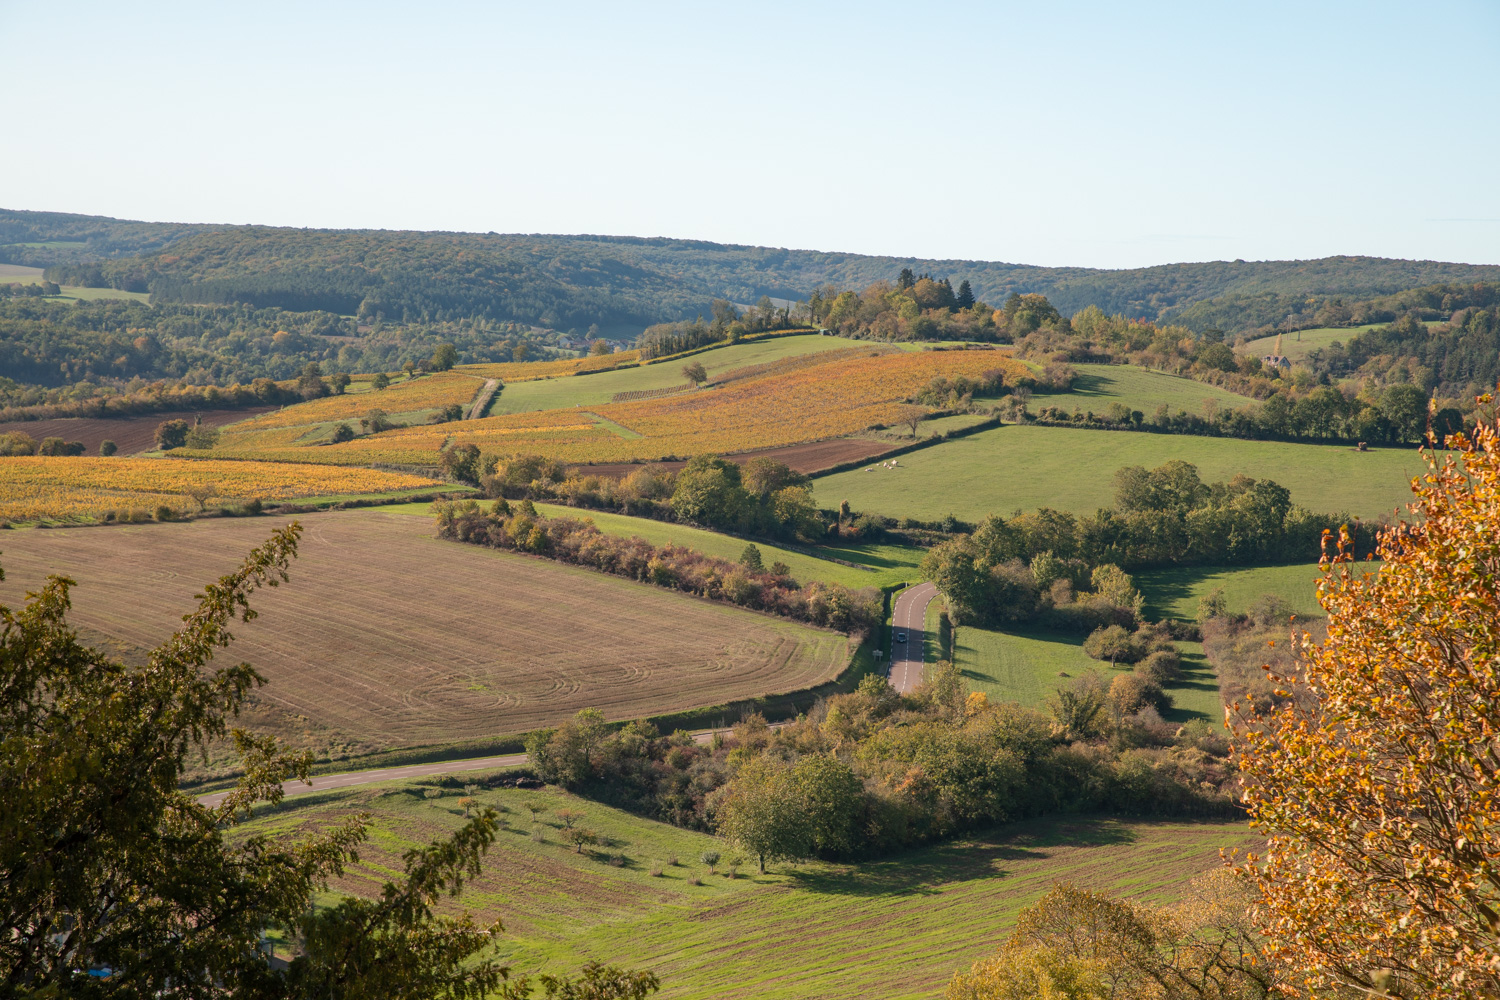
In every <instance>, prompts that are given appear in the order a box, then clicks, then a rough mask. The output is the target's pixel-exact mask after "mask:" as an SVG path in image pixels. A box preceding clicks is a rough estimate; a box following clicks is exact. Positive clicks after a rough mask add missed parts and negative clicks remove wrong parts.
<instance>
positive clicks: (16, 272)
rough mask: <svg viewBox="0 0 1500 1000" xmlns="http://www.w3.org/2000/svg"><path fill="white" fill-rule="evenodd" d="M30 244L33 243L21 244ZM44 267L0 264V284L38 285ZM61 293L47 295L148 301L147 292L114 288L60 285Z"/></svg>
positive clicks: (87, 299) (83, 298) (52, 299)
mask: <svg viewBox="0 0 1500 1000" xmlns="http://www.w3.org/2000/svg"><path fill="white" fill-rule="evenodd" d="M21 245H22V246H32V245H33V244H21ZM35 245H38V246H52V245H54V244H35ZM56 245H59V246H73V245H75V244H71V243H63V244H56ZM44 270H45V268H40V267H27V266H25V265H24V264H0V285H40V284H41V283H42V272H43V271H44ZM59 287H60V288H61V289H62V294H61V295H55V296H48V299H49V300H51V301H56V300H58V299H82V300H84V301H86V302H92V301H94V300H96V299H131V300H133V301H135V302H149V301H150V299H151V293H149V292H122V291H120V290H119V289H115V288H83V287H81V286H78V285H61V286H59Z"/></svg>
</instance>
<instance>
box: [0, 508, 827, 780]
mask: <svg viewBox="0 0 1500 1000" xmlns="http://www.w3.org/2000/svg"><path fill="white" fill-rule="evenodd" d="M286 520H287V519H286V518H280V517H259V518H240V519H212V520H204V521H196V522H192V523H172V524H150V525H138V526H106V527H97V528H73V529H66V530H36V529H33V530H19V531H11V532H6V534H5V537H4V539H3V544H4V552H3V555H0V565H3V567H4V570H5V576H6V579H5V581H4V582H0V601H3V602H4V603H6V604H8V605H10V606H11V607H17V606H18V605H19V604H20V603H21V601H22V600H23V595H24V593H25V592H26V591H27V590H36V589H38V588H39V587H40V586H41V585H42V583H43V580H44V577H45V576H46V575H47V574H49V573H61V574H66V575H69V576H71V577H73V578H74V579H76V580H77V581H78V584H79V586H78V587H77V588H76V589H75V590H74V592H73V604H74V611H73V614H72V616H71V618H72V620H73V621H75V622H76V623H78V624H79V625H81V626H83V627H84V628H85V630H86V632H87V634H88V635H89V637H90V638H94V639H96V640H100V641H103V640H110V641H112V642H113V643H115V644H119V645H121V646H123V647H124V649H125V651H126V653H127V655H129V654H130V653H131V652H134V653H136V654H137V655H138V654H139V652H140V651H142V650H144V649H148V648H150V647H152V646H154V645H156V644H157V643H159V642H160V641H161V640H162V639H164V638H165V637H166V636H167V635H168V634H169V633H170V632H171V631H172V630H173V629H174V628H175V627H177V626H178V625H179V624H180V620H181V617H182V615H184V614H186V613H187V612H188V611H190V610H191V609H192V607H193V604H194V601H193V595H194V594H195V593H197V592H199V590H200V589H201V587H202V586H203V584H205V583H207V582H209V581H211V580H214V579H216V578H218V577H219V576H221V575H223V574H224V573H226V572H228V571H230V570H231V569H232V568H233V567H235V566H236V565H238V563H239V562H240V560H241V559H242V558H243V557H244V554H245V553H246V552H247V551H249V549H250V548H252V547H253V546H255V545H256V544H259V543H260V542H262V541H263V540H264V539H265V538H266V537H267V536H268V535H269V534H270V532H271V530H272V529H274V528H277V527H280V526H281V525H282V524H284V523H285V522H286ZM301 521H302V524H303V526H304V527H305V529H306V531H305V533H304V535H303V539H302V543H301V546H300V554H299V556H298V558H297V559H296V561H295V562H294V563H293V565H292V568H291V582H290V583H289V584H285V585H282V586H280V587H278V588H275V589H268V590H263V591H261V592H260V593H258V594H257V595H256V596H255V597H254V598H252V606H253V607H254V608H255V609H256V610H257V611H258V612H259V613H260V617H259V618H258V619H257V620H255V621H253V622H251V623H249V624H241V625H238V626H236V628H235V629H234V632H235V634H236V636H237V640H238V641H236V642H235V644H234V645H233V646H232V647H231V648H230V649H229V650H228V651H227V652H226V653H224V654H222V655H223V656H224V657H225V658H226V659H228V660H230V662H239V661H241V660H245V661H248V662H250V663H251V664H253V665H254V666H255V667H256V669H258V670H259V671H260V672H261V673H262V674H263V675H264V676H265V677H266V678H267V679H268V680H269V682H270V683H269V684H267V685H266V686H265V687H263V688H261V689H260V691H259V693H258V694H257V696H256V698H257V705H256V709H255V711H254V712H253V713H252V716H251V718H250V719H249V720H248V721H249V722H251V724H252V726H253V727H265V728H269V729H270V730H271V731H274V732H277V733H279V734H281V735H283V736H286V737H289V738H291V739H293V740H294V742H296V743H298V744H300V745H306V746H311V747H313V748H314V749H318V750H326V751H327V752H328V753H329V754H330V756H338V755H340V754H358V753H364V752H370V751H376V750H381V749H386V748H398V747H411V746H422V745H431V744H440V743H451V742H455V741H462V740H481V739H492V738H497V737H500V736H502V735H510V734H516V733H520V732H522V731H525V730H529V729H534V728H537V727H540V726H545V725H550V724H554V723H557V722H559V721H561V720H563V719H564V718H567V717H568V716H571V715H572V714H573V713H574V712H576V711H578V710H579V709H581V708H588V707H592V708H598V709H601V710H602V711H603V712H604V713H605V714H606V715H607V716H608V717H609V718H611V719H626V718H635V717H641V716H647V715H655V714H659V713H664V712H672V711H677V710H686V709H692V708H701V707H707V706H712V705H718V704H724V703H726V702H731V701H734V700H737V699H745V698H751V697H754V696H758V695H764V694H775V693H783V692H788V691H794V690H798V689H801V688H805V687H809V686H813V685H816V684H819V683H822V682H824V681H827V680H830V679H832V678H833V677H835V676H837V675H838V674H839V673H840V672H841V671H842V670H843V668H844V666H845V665H846V663H847V662H848V657H849V647H848V640H847V639H846V638H845V637H844V636H842V635H837V634H835V633H832V632H827V631H822V630H819V629H815V628H811V627H808V626H805V625H801V624H797V623H793V622H788V621H783V620H780V619H775V618H771V617H768V616H764V615H760V614H756V613H753V612H749V611H743V610H740V609H736V608H730V607H726V606H723V605H718V604H713V603H710V602H707V601H701V600H698V599H695V598H692V597H688V596H685V595H681V594H677V593H674V592H669V591H666V590H660V589H657V588H655V587H650V586H643V585H641V584H638V583H634V582H631V581H628V580H622V579H619V578H616V577H611V576H606V575H604V574H601V573H594V572H591V571H588V570H583V569H575V568H572V567H567V566H563V565H560V564H557V563H554V562H551V561H549V560H542V559H534V558H531V557H527V556H522V555H516V554H512V553H504V552H498V551H493V550H489V549H484V548H481V547H479V546H473V545H460V544H456V543H453V542H445V541H440V540H438V539H436V538H435V537H433V528H432V523H431V522H430V521H429V520H428V519H426V518H417V517H409V516H408V517H403V516H400V515H392V514H384V513H381V512H379V511H375V510H350V511H340V512H337V513H327V514H311V515H304V516H302V517H301Z"/></svg>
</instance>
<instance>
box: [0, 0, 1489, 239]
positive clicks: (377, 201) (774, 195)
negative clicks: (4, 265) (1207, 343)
mask: <svg viewBox="0 0 1500 1000" xmlns="http://www.w3.org/2000/svg"><path fill="white" fill-rule="evenodd" d="M0 46H3V47H0V51H3V52H4V53H5V56H4V61H3V64H0V65H3V66H4V72H3V81H4V82H3V88H4V90H3V94H4V98H3V105H0V106H3V107H4V109H5V112H6V115H5V124H4V126H3V129H0V207H5V208H30V209H48V210H57V211H71V212H86V213H92V214H103V215H114V216H119V217H124V218H141V219H153V220H171V221H187V222H235V223H240V222H256V223H267V224H276V225H293V226H338V227H378V228H410V229H455V230H472V231H485V230H495V231H499V232H553V233H614V234H631V235H641V236H648V235H669V236H680V237H692V238H699V239H709V240H718V241H724V242H736V243H754V244H764V245H770V246H786V247H797V248H811V249H823V250H845V251H857V252H863V253H888V254H897V255H914V256H925V257H961V258H977V259H986V260H1006V261H1015V262H1024V263H1036V264H1078V265H1089V266H1097V267H1132V266H1138V265H1144V264H1154V263H1165V262H1171V261H1182V260H1214V259H1234V258H1237V257H1240V258H1245V259H1249V260H1254V259H1268V258H1289V257H1316V256H1323V255H1327V254H1336V253H1348V254H1373V255H1379V256H1389V257H1417V258H1432V259H1442V260H1457V261H1469V262H1475V263H1500V127H1497V120H1500V73H1497V72H1496V69H1495V65H1496V64H1495V59H1496V53H1497V52H1500V3H1497V2H1496V0H1427V2H1423V3H1382V2H1358V3H1318V2H1305V0H1304V2H1298V3H1285V4H1282V3H1266V2H1255V3H1235V4H1230V3H1219V2H1203V0H1198V2H1193V3H1180V4H1174V3H1137V4H1126V3H1118V2H1110V3H1053V2H1045V0H1033V2H1030V3H1026V4H1012V3H987V4H978V3H920V4H919V3H907V4H902V5H899V6H898V5H885V4H876V3H866V4H853V3H849V4H832V3H819V2H807V0H804V2H799V3H785V4H782V3H767V2H761V3H755V4H741V5H734V6H731V5H728V4H711V3H683V4H655V3H642V4H634V3H619V2H613V3H598V4H595V3H576V4H564V3H532V4H527V5H514V4H505V3H476V4H464V3H444V2H433V0H428V2H424V3H411V2H406V3H402V4H399V5H398V4H385V3H379V2H367V3H350V4H335V3H314V2H301V3H288V4H280V3H273V2H256V3H253V4H249V3H246V4H232V3H217V2H215V3H204V2H201V0H199V2H194V3H187V4H180V5H177V4H166V3H150V2H144V3H131V4H126V3H118V2H112V3H67V4H58V3H43V2H40V0H26V2H12V0H0Z"/></svg>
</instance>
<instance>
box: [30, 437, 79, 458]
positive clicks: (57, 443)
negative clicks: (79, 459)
mask: <svg viewBox="0 0 1500 1000" xmlns="http://www.w3.org/2000/svg"><path fill="white" fill-rule="evenodd" d="M86 450H88V449H87V448H85V447H84V444H83V442H82V441H64V440H63V439H62V438H60V437H46V438H42V443H41V445H40V446H39V447H38V448H37V450H36V453H37V454H38V455H52V456H59V457H66V456H70V455H82V454H83V453H84V452H85V451H86Z"/></svg>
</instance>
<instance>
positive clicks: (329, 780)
mask: <svg viewBox="0 0 1500 1000" xmlns="http://www.w3.org/2000/svg"><path fill="white" fill-rule="evenodd" d="M773 725H776V724H774V723H773ZM728 731H729V730H727V729H721V730H717V732H726V733H727V732H728ZM715 732H716V730H712V729H707V730H704V731H703V732H699V733H694V734H693V741H694V742H696V743H707V742H708V741H709V740H711V739H713V735H714V733H715ZM524 763H526V755H525V754H524V753H511V754H503V755H501V756H499V757H470V758H469V759H468V760H445V761H439V762H438V763H436V764H408V765H407V766H405V767H383V768H380V769H379V770H375V771H348V772H345V773H343V774H319V775H314V776H313V779H312V784H310V785H309V784H305V783H303V782H302V781H299V780H297V779H293V780H291V781H283V782H282V783H281V789H282V791H283V792H284V793H285V794H286V795H287V796H288V797H291V796H293V795H306V794H307V793H308V792H326V791H328V790H329V789H332V788H350V787H352V786H354V785H369V784H372V783H374V782H377V781H397V780H400V779H402V778H428V777H431V776H432V775H434V774H457V773H459V772H461V771H484V770H488V769H489V768H492V767H515V766H516V765H518V764H524ZM228 794H229V792H227V791H223V792H214V793H213V794H212V795H200V796H199V797H198V801H199V802H201V803H202V804H204V805H206V806H216V805H218V804H219V803H220V802H223V801H224V797H225V796H227V795H228Z"/></svg>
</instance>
